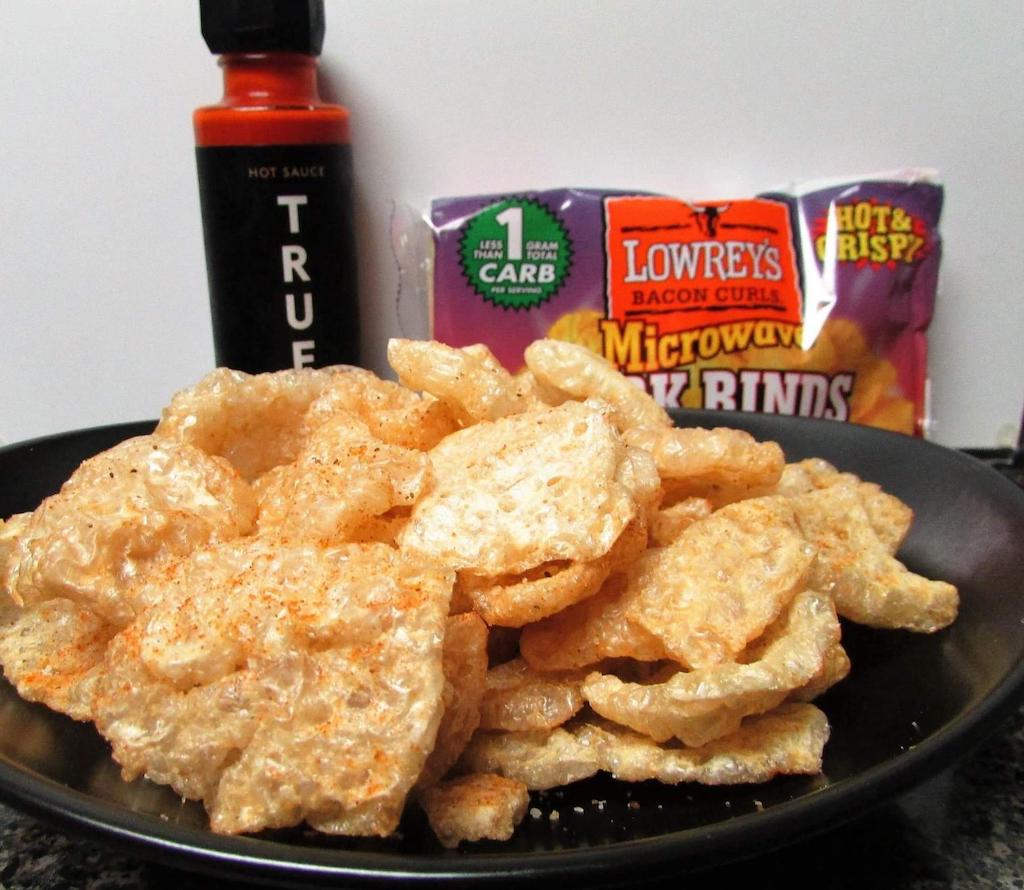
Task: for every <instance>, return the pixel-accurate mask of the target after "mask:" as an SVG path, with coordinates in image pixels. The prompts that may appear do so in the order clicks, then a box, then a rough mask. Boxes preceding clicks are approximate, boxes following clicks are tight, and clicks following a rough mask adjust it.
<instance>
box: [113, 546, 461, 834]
mask: <svg viewBox="0 0 1024 890" xmlns="http://www.w3.org/2000/svg"><path fill="white" fill-rule="evenodd" d="M452 582H453V577H452V575H451V573H446V572H443V571H441V570H439V569H437V568H434V567H429V566H426V565H424V564H420V563H416V562H413V561H410V560H408V559H405V558H402V557H400V556H399V555H398V554H397V553H396V551H394V550H393V549H391V548H389V547H386V546H383V545H365V546H363V545H360V546H355V545H353V546H348V547H342V548H337V549H323V548H318V547H310V546H285V545H282V544H280V542H277V543H275V544H274V546H270V545H268V543H267V541H266V539H264V538H261V537H256V538H247V539H244V540H240V541H237V542H229V543H227V544H221V545H217V546H214V547H209V548H206V549H204V550H201V551H197V552H196V553H195V554H193V555H192V557H190V558H189V559H186V560H182V561H181V562H179V563H177V564H175V565H173V566H171V567H170V568H169V569H168V570H166V571H165V572H164V573H163V574H162V575H161V576H159V577H157V578H153V579H151V580H150V581H149V586H151V587H155V588H157V590H156V591H154V593H153V594H151V595H149V596H146V597H145V599H146V600H147V601H150V602H153V603H154V605H153V606H152V607H151V608H150V609H149V610H147V612H146V613H144V614H143V615H142V616H141V617H140V619H139V620H138V621H136V622H135V623H133V624H132V625H131V626H130V627H128V628H127V629H126V630H124V631H123V632H121V633H120V634H119V635H118V636H117V637H116V638H115V639H114V640H113V641H112V642H111V644H110V646H109V648H108V650H107V656H106V663H105V673H104V676H103V678H102V680H101V682H100V684H99V686H98V689H97V696H96V705H95V711H96V723H97V726H98V728H99V730H100V732H101V733H102V734H103V735H104V736H105V737H106V738H107V740H108V741H109V742H110V743H111V746H112V748H113V753H114V757H115V759H116V760H117V761H118V763H120V764H121V766H122V770H123V774H124V776H125V778H126V779H129V780H130V779H132V778H134V777H136V776H138V775H140V774H145V775H146V776H147V777H149V778H150V779H151V780H153V781H155V782H159V783H161V784H168V785H171V786H172V787H173V788H174V789H175V791H177V792H178V793H179V794H181V795H182V796H183V797H189V798H201V799H202V800H203V801H204V803H205V804H206V807H207V811H208V812H209V814H210V824H211V827H212V828H213V830H214V831H217V832H222V833H237V832H251V831H259V830H261V829H263V828H269V827H281V826H289V825H295V824H297V823H299V822H301V821H303V820H306V821H307V822H308V823H309V824H310V825H311V826H313V827H314V828H317V829H319V830H321V831H325V832H328V833H338V834H355V835H386V834H388V833H390V832H391V831H393V830H394V828H395V826H396V825H397V823H398V819H399V816H400V814H401V811H402V806H403V804H404V801H405V797H406V794H407V792H408V791H409V789H410V788H411V787H412V785H413V783H414V782H415V781H416V779H417V777H418V776H419V775H420V772H421V771H422V769H423V766H424V764H425V762H426V758H427V755H428V753H429V752H430V750H431V749H432V748H433V746H434V741H435V736H436V733H437V729H438V725H439V723H440V720H441V712H442V709H443V692H444V674H443V670H442V643H443V639H444V630H445V620H446V614H447V611H448V598H449V595H450V591H451V585H452Z"/></svg>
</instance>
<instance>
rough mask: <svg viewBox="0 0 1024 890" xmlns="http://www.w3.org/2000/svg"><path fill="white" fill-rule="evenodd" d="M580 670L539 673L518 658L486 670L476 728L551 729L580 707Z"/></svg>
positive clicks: (581, 678)
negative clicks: (478, 724)
mask: <svg viewBox="0 0 1024 890" xmlns="http://www.w3.org/2000/svg"><path fill="white" fill-rule="evenodd" d="M582 681H583V675H582V674H580V673H547V674H545V673H540V672H539V671H535V670H533V668H531V667H530V666H529V665H528V664H527V663H526V662H525V661H523V660H522V659H521V658H516V659H513V660H512V661H508V662H505V663H504V664H500V665H498V666H497V667H493V668H491V669H490V670H489V671H488V672H487V676H486V679H485V681H484V695H483V699H482V701H481V702H480V728H481V729H503V730H509V731H517V732H518V731H525V730H531V729H553V728H554V727H556V726H561V725H562V724H563V723H565V722H566V721H568V720H570V719H571V718H572V717H574V716H575V715H576V713H577V712H578V711H579V709H580V708H582V707H583V695H582V694H581V692H580V684H581V683H582Z"/></svg>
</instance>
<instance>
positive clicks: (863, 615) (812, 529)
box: [789, 485, 959, 633]
mask: <svg viewBox="0 0 1024 890" xmlns="http://www.w3.org/2000/svg"><path fill="white" fill-rule="evenodd" d="M789 500H790V502H791V503H792V504H793V507H794V509H795V510H796V515H797V519H798V521H799V524H800V528H801V529H802V530H803V533H804V535H805V536H806V538H807V540H808V541H810V542H811V543H812V544H813V545H814V546H815V548H816V549H817V554H818V555H817V559H816V560H815V562H814V570H813V572H812V576H811V580H810V583H811V584H812V585H813V586H814V587H815V588H817V589H819V590H823V591H826V592H828V593H829V594H830V595H831V596H832V598H833V599H834V600H835V604H836V610H837V611H838V612H839V614H840V615H842V616H843V617H844V618H849V619H850V620H851V621H856V622H858V623H859V624H866V625H869V626H871V627H885V628H903V629H906V630H914V631H920V632H924V633H932V632H934V631H936V630H940V629H942V628H943V627H946V626H947V625H949V624H950V623H952V621H953V619H954V618H956V614H957V608H958V606H959V596H958V594H957V590H956V588H955V587H954V586H953V585H952V584H947V583H945V582H944V581H930V580H929V579H927V578H923V577H921V576H920V575H917V574H915V573H914V572H911V571H910V570H908V569H907V567H906V566H904V565H903V563H901V562H900V561H899V560H897V559H896V558H895V557H894V556H892V555H891V554H890V552H889V547H888V546H886V544H885V543H883V541H882V540H881V539H880V538H879V536H878V534H877V532H876V531H875V528H874V525H873V523H872V521H871V517H870V516H869V515H868V512H867V510H866V509H865V507H864V504H863V502H862V501H861V498H860V496H859V494H858V491H857V489H856V488H855V487H853V486H849V485H833V486H830V487H828V488H824V489H821V490H818V491H814V492H811V493H809V494H803V495H799V496H798V497H794V498H791V499H789Z"/></svg>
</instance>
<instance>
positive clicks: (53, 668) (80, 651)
mask: <svg viewBox="0 0 1024 890" xmlns="http://www.w3.org/2000/svg"><path fill="white" fill-rule="evenodd" d="M113 635H114V628H113V627H112V626H111V625H109V624H108V623H107V622H105V621H104V620H103V619H101V618H100V617H99V616H98V615H96V614H95V613H94V612H91V611H89V609H87V608H85V607H84V606H81V605H79V604H77V603H73V602H72V601H71V600H66V599H52V600H47V601H46V602H42V603H37V604H36V605H33V606H28V607H26V608H20V607H18V606H15V605H14V604H13V603H12V602H10V601H7V600H5V599H4V598H0V665H3V670H4V674H5V676H6V677H7V679H8V680H9V681H10V682H11V683H12V684H13V685H14V687H15V688H16V689H17V690H18V695H20V696H21V697H22V698H24V699H27V700H28V701H36V702H42V703H43V704H45V705H47V706H48V707H50V708H53V709H54V710H55V711H60V712H62V713H64V714H67V715H68V716H70V717H73V718H74V719H76V720H89V719H91V717H92V694H93V689H94V687H95V684H96V682H97V680H98V679H99V676H100V667H101V663H102V661H103V654H104V652H106V648H107V643H108V642H109V641H110V638H111V637H112V636H113Z"/></svg>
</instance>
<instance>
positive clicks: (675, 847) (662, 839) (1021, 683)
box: [0, 411, 1024, 884]
mask: <svg viewBox="0 0 1024 890" xmlns="http://www.w3.org/2000/svg"><path fill="white" fill-rule="evenodd" d="M680 422H681V423H684V424H685V425H701V426H714V425H731V426H739V427H744V428H746V429H749V430H750V431H751V432H753V433H754V434H755V435H757V436H758V437H759V438H770V439H775V440H777V441H779V442H780V443H781V444H782V446H783V447H784V448H785V450H786V453H787V456H788V457H789V458H790V459H799V458H801V457H806V456H810V455H819V456H821V457H825V458H827V459H828V460H831V461H832V462H833V463H835V464H837V465H838V466H840V467H841V468H843V469H847V470H852V471H853V472H856V473H858V474H859V475H861V476H862V477H864V478H866V479H870V480H872V481H875V482H879V483H881V484H882V485H883V486H884V487H885V488H886V489H887V490H889V491H891V492H893V493H894V494H896V495H898V496H900V497H901V498H903V499H904V500H905V501H907V502H908V503H909V504H911V505H912V506H913V507H914V509H915V511H916V513H917V520H916V523H915V526H914V529H913V531H912V533H911V535H910V537H909V539H908V540H907V542H906V545H905V546H904V548H903V551H902V553H901V557H902V558H903V559H904V561H905V562H907V563H908V564H909V565H910V566H911V567H912V568H913V569H915V570H917V571H919V572H922V573H924V574H927V575H929V576H932V577H936V578H944V579H946V580H949V581H951V582H953V583H955V584H956V585H958V586H959V588H960V590H961V596H962V605H961V612H960V617H959V619H958V620H957V622H956V623H955V624H954V625H953V626H952V627H951V628H949V629H948V630H946V631H943V632H941V633H939V634H936V635H934V636H923V635H915V634H909V633H903V632H887V631H871V630H865V629H863V628H859V627H855V626H851V625H846V626H845V627H844V643H845V644H846V645H847V648H848V651H849V652H850V656H851V659H852V661H853V672H852V674H851V676H850V677H849V678H848V679H847V680H846V681H844V682H843V683H841V684H840V685H839V686H837V687H836V688H835V689H833V690H831V691H830V692H829V694H828V695H827V696H825V697H824V698H823V699H822V700H820V702H819V703H820V704H821V705H822V707H823V708H824V710H825V711H826V713H827V714H828V716H829V719H830V721H831V723H832V738H831V740H830V742H829V744H828V746H827V748H826V752H825V768H824V773H823V774H822V775H821V776H819V777H814V778H806V777H788V778H783V779H778V780H776V781H774V782H771V783H768V784H766V785H760V786H739V787H731V788H703V787H699V786H679V787H674V788H672V787H666V786H661V785H657V784H655V783H643V784H638V785H627V784H619V783H616V782H614V781H612V780H611V779H608V778H606V777H598V778H595V779H592V780H588V781H585V782H580V783H577V784H576V785H573V786H569V787H567V788H565V789H561V790H558V791H553V792H549V793H547V794H544V795H535V796H534V800H533V802H532V806H534V807H535V808H536V809H537V810H539V811H540V817H539V818H534V817H531V816H527V818H526V820H525V821H524V823H523V825H522V826H520V829H519V830H518V831H517V833H516V835H515V836H514V837H513V839H512V840H511V841H509V842H508V843H505V844H498V843H482V844H477V845H470V846H469V847H468V848H466V849H464V850H462V851H461V852H451V851H445V850H443V849H442V848H441V847H440V846H439V845H438V844H437V843H436V841H434V840H433V839H432V837H431V835H430V832H429V830H428V828H427V826H426V824H425V822H424V820H423V818H422V816H420V815H419V814H417V813H416V812H414V808H410V813H409V814H408V815H407V817H406V819H405V821H404V822H403V824H402V826H401V832H400V836H399V837H396V838H391V839H388V840H352V839H340V838H329V837H325V836H323V835H318V834H315V833H312V832H306V831H303V830H299V829H296V830H292V831H287V832H267V833H264V834H262V835H259V836H257V837H219V836H217V835H213V834H211V833H210V832H209V831H207V829H206V819H205V815H204V813H203V810H202V807H200V806H199V805H198V804H194V803H187V804H183V803H182V802H181V801H180V800H179V799H178V798H176V797H175V795H174V794H173V793H172V792H170V791H169V790H167V789H166V788H159V787H157V786H154V785H151V784H149V783H147V782H145V781H137V782H133V783H130V784H126V783H124V782H122V781H121V780H120V778H119V775H118V771H117V768H116V767H115V766H114V764H113V762H112V761H111V760H110V757H109V752H108V749H107V746H106V744H105V743H104V742H103V741H102V740H101V739H100V738H99V736H98V735H97V734H96V733H95V731H94V730H93V729H92V727H91V726H89V725H86V724H76V723H74V722H72V721H70V720H68V719H66V718H64V717H62V716H60V715H58V714H55V713H53V712H50V711H48V710H47V709H46V708H43V707H40V706H37V705H30V704H28V703H26V702H23V701H22V700H21V699H20V698H18V696H17V695H16V694H15V693H14V691H13V690H12V688H11V687H10V686H9V685H7V684H6V683H5V682H2V681H0V794H2V796H3V797H4V798H5V799H6V800H7V801H9V802H10V803H11V804H13V805H15V806H18V807H21V808H22V809H25V810H28V811H30V812H32V813H34V814H36V815H39V816H42V817H44V818H47V819H49V820H50V821H56V822H58V823H61V824H63V825H64V826H65V827H67V828H68V829H69V830H72V831H75V832H79V833H82V832H84V833H87V834H92V835H94V836H96V837H99V838H101V839H105V840H107V841H109V842H112V843H114V844H120V845H128V846H131V847H133V848H135V849H136V851H137V852H139V853H142V854H144V855H146V856H148V857H151V858H155V859H159V860H162V861H164V862H167V863H170V864H173V865H177V866H186V867H191V868H196V869H200V870H203V871H208V872H215V873H222V874H224V875H228V876H231V877H234V878H253V879H259V880H263V881H269V880H275V881H281V882H287V883H292V884H310V883H330V882H334V883H337V882H338V881H342V880H345V881H347V882H349V883H351V882H356V881H366V882H384V881H390V880H393V879H400V878H405V879H420V880H422V881H441V880H446V881H460V882H463V881H465V882H475V883H489V882H495V883H498V882H501V883H504V882H508V881H510V880H516V879H518V880H522V879H530V878H538V877H553V876H556V875H557V876H558V877H559V878H560V879H569V880H584V879H585V880H587V881H590V882H605V881H611V880H614V879H617V878H624V877H628V876H629V875H636V870H637V867H638V866H639V865H642V871H643V874H644V876H646V877H650V876H653V875H655V874H657V873H659V872H667V871H681V870H690V869H695V868H698V867H704V866H707V865H710V864H717V863H721V862H725V861H727V860H729V859H736V858H739V857H743V856H746V855H749V854H751V853H752V852H754V851H761V850H764V849H765V848H768V847H771V846H781V845H783V844H786V843H788V842H790V841H792V840H795V839H797V838H799V837H806V836H807V835H808V834H809V833H813V832H817V831H822V830H824V829H826V828H829V827H832V826H835V825H836V824H838V823H839V822H841V821H844V820H846V819H849V818H851V817H853V816H855V815H857V814H859V813H862V812H864V811H865V810H866V809H867V808H868V807H870V806H873V805H875V804H878V803H880V802H882V801H883V800H886V799H888V798H889V797H891V796H893V795H895V794H896V793H898V792H900V791H903V790H905V789H907V788H909V787H910V786H911V785H913V784H915V783H917V782H920V781H921V780H923V779H925V778H927V777H929V776H931V775H933V774H934V773H936V772H937V771H939V770H940V769H941V768H943V767H945V766H947V765H949V764H951V763H952V762H953V761H954V760H955V759H956V758H957V757H959V756H960V755H961V754H963V753H964V752H965V751H966V750H967V749H968V748H969V747H971V746H972V745H974V744H975V743H977V742H978V741H980V740H981V739H982V738H983V737H984V736H985V735H986V734H987V733H988V732H989V731H991V730H992V729H993V728H994V727H995V726H996V725H997V724H998V722H999V721H1000V720H1001V719H1002V718H1003V717H1005V716H1007V715H1008V714H1009V713H1011V711H1012V710H1013V709H1014V708H1015V707H1016V705H1017V704H1018V703H1020V702H1021V700H1022V699H1024V558H1022V552H1024V551H1022V547H1021V543H1022V542H1024V491H1021V490H1020V489H1018V488H1017V487H1016V486H1015V485H1013V484H1012V483H1011V482H1008V481H1007V480H1005V479H1003V478H1002V477H1001V476H999V475H998V474H997V473H995V472H994V471H992V470H990V469H988V468H987V467H985V466H984V465H982V464H980V463H978V462H976V461H975V460H973V459H972V458H969V457H966V456H964V455H962V454H959V453H957V452H954V451H949V450H947V449H944V448H940V447H938V446H935V445H931V444H928V443H925V442H921V441H918V440H914V439H910V438H906V437H903V436H898V435H894V434H889V433H885V432H880V431H877V430H872V429H869V428H866V427H859V426H853V425H843V424H836V423H831V422H827V421H811V420H801V419H791V418H778V417H768V416H758V415H743V414H719V413H716V412H698V411H694V412H687V413H686V414H685V415H681V416H680ZM151 426H152V424H151V423H142V424H125V425H120V426H113V427H103V428H100V429H93V430H83V431H79V432H73V433H67V434H64V435H59V436H53V437H49V438H45V439H38V440H35V441H33V442H26V443H22V444H18V445H12V446H8V447H7V448H3V449H0V515H2V516H7V515H9V514H10V513H13V512H17V511H21V510H28V509H31V508H33V507H34V506H35V505H36V504H37V503H38V502H39V501H40V499H41V498H43V497H44V496H46V495H47V494H50V493H51V492H53V491H55V490H56V489H57V488H58V487H59V486H60V483H61V482H62V481H63V480H64V479H65V478H66V477H67V476H68V475H69V473H70V472H71V470H72V469H73V468H74V467H75V466H77V464H78V463H79V462H80V461H81V460H82V459H83V458H85V457H86V456H88V455H90V454H93V453H95V452H97V451H99V450H101V449H103V448H106V447H109V446H110V445H112V444H113V443H115V442H117V441H119V440H120V439H122V438H125V437H127V436H129V435H136V434H139V433H141V432H146V431H148V430H149V429H150V428H151ZM555 813H557V816H555Z"/></svg>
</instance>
